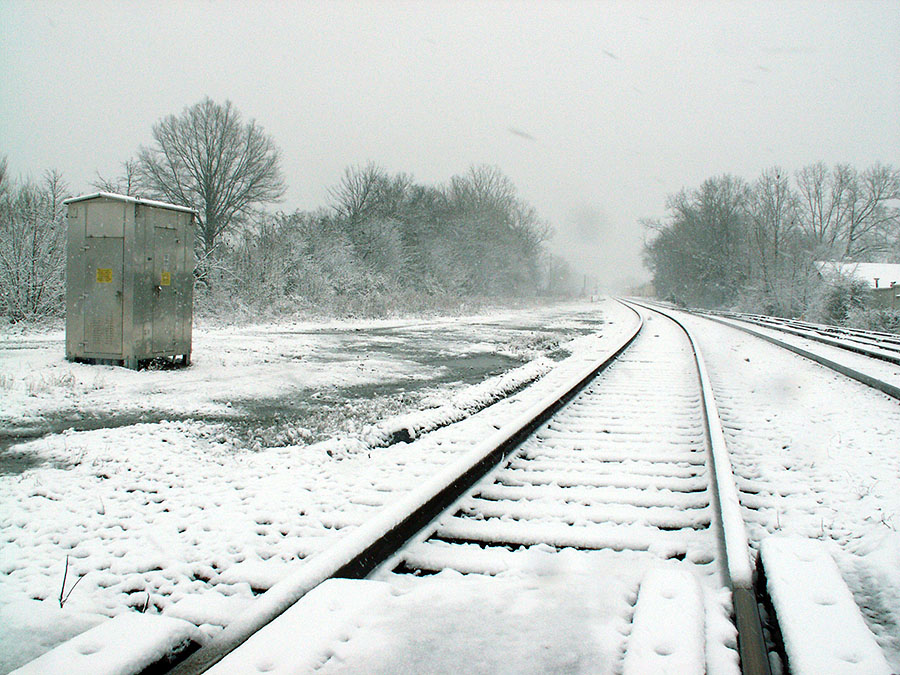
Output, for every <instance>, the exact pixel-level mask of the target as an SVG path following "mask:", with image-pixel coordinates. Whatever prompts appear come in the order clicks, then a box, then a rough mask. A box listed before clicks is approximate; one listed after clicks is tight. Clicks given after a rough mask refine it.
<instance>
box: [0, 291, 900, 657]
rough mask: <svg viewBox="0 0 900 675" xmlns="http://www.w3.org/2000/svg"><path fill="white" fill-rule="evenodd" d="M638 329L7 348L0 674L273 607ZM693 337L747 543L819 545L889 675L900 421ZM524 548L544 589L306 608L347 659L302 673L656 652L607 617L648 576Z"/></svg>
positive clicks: (252, 335) (506, 322)
mask: <svg viewBox="0 0 900 675" xmlns="http://www.w3.org/2000/svg"><path fill="white" fill-rule="evenodd" d="M632 320H633V317H631V316H630V314H629V311H628V310H626V309H624V308H623V307H622V306H621V305H618V304H616V303H614V302H613V301H603V302H601V303H596V304H584V305H569V306H565V307H559V308H550V309H531V310H520V311H509V312H503V313H497V314H495V315H491V316H482V317H466V318H454V319H446V320H428V321H390V322H367V323H356V324H338V323H335V324H328V325H321V324H320V325H309V324H288V325H273V326H255V327H244V328H222V329H205V330H198V331H196V332H195V338H196V339H195V352H194V365H193V366H192V367H191V368H190V369H188V370H186V371H178V370H173V371H141V372H138V373H134V372H130V371H126V370H124V369H119V368H110V367H103V366H86V365H77V364H69V363H67V362H65V361H64V359H63V356H62V351H63V344H62V335H61V334H59V333H57V334H50V335H4V336H0V397H2V406H0V434H3V435H2V436H0V442H2V445H0V448H5V449H2V451H0V468H2V469H3V473H2V475H0V645H2V649H0V672H2V671H5V670H9V669H10V668H13V667H15V666H16V665H18V664H21V663H24V662H25V661H28V660H29V659H31V658H33V657H34V656H37V655H38V654H40V653H41V652H43V651H46V650H47V649H49V648H51V647H52V646H53V645H55V644H57V643H59V642H60V641H62V640H65V639H66V638H68V637H70V636H72V635H75V634H77V633H80V632H82V631H84V630H86V629H87V628H89V627H90V626H92V625H96V624H98V623H99V622H101V621H103V620H104V619H105V618H106V617H110V616H117V615H122V614H126V613H129V612H132V611H134V609H137V610H138V611H146V612H147V613H150V614H153V613H159V614H163V615H165V616H167V617H173V618H181V619H186V620H188V621H190V622H192V623H194V624H195V625H197V626H198V627H199V628H200V629H201V631H202V632H203V633H205V634H206V635H208V636H212V635H215V634H217V633H218V632H219V631H220V630H221V627H222V626H224V625H226V624H227V623H229V622H230V621H232V620H233V619H234V618H235V617H236V616H238V615H239V614H240V613H241V612H242V611H244V610H245V609H247V608H248V607H249V606H250V603H252V602H253V598H254V596H255V595H256V594H258V593H259V592H260V591H264V590H266V589H268V588H270V587H272V586H273V585H274V584H275V583H277V582H278V581H279V580H280V579H282V578H284V577H285V576H286V575H287V574H288V573H289V572H291V571H294V570H296V569H297V566H298V565H299V566H302V565H303V564H304V563H303V560H304V559H306V558H309V556H311V555H314V554H315V553H317V552H320V551H322V550H323V549H324V548H326V547H328V546H330V545H331V544H332V543H333V542H335V541H336V540H337V539H338V538H340V537H342V536H344V535H345V534H348V533H350V532H352V531H354V530H355V529H356V528H358V527H359V525H361V524H362V523H364V522H366V521H368V520H369V519H370V518H371V517H372V516H373V514H375V513H377V512H378V511H379V510H381V509H382V508H383V507H385V506H387V505H390V504H392V503H395V502H396V501H397V500H399V499H400V498H402V497H403V496H404V495H406V494H408V493H410V491H412V490H414V489H416V488H417V486H419V485H421V484H422V483H423V482H424V481H425V480H427V479H428V478H429V477H431V476H433V475H434V474H435V473H436V472H437V471H439V470H440V469H441V468H443V467H446V466H447V465H449V464H451V463H452V462H454V461H455V460H458V458H459V457H460V456H462V455H463V454H464V453H465V452H466V451H468V450H470V449H471V447H472V445H473V444H474V443H477V442H478V441H479V440H481V439H483V438H485V437H487V436H488V435H490V434H492V433H494V432H495V431H496V429H497V428H498V427H499V426H502V425H503V424H504V423H505V422H506V421H508V420H510V419H512V418H514V417H515V416H516V415H518V414H521V412H522V411H523V410H525V409H527V408H528V407H529V406H530V405H532V403H534V402H535V401H537V400H539V399H540V398H541V397H542V396H545V395H546V394H547V392H549V391H552V390H553V389H554V387H555V386H557V385H558V383H559V382H561V381H563V380H565V379H567V377H571V375H572V374H573V373H574V372H577V371H578V370H579V369H580V368H583V366H584V364H585V363H586V362H588V361H590V360H591V359H592V358H596V356H597V355H598V354H601V353H603V352H604V350H605V349H607V348H608V347H609V345H610V344H612V343H614V342H616V341H617V340H619V339H620V336H621V335H622V334H624V332H625V331H626V330H627V327H628V326H629V325H630V322H631V321H632ZM686 322H687V323H688V325H689V327H690V328H692V329H694V330H695V333H696V336H697V337H698V338H699V341H700V347H701V348H702V349H703V351H704V354H705V357H706V361H707V364H708V366H709V367H710V370H711V373H712V380H713V385H714V388H715V393H716V398H717V401H718V404H719V408H720V412H721V413H722V417H723V421H724V426H725V432H726V436H727V440H728V443H729V449H730V452H731V457H732V462H733V464H734V467H735V471H736V473H737V475H738V484H739V488H740V489H741V491H742V502H743V507H744V515H745V518H746V520H747V523H748V526H749V531H750V535H751V539H752V540H753V541H754V542H755V543H756V544H758V543H759V542H760V541H761V540H762V539H764V538H765V537H766V536H768V535H769V534H771V533H779V534H788V535H799V536H802V537H812V538H818V539H822V540H823V541H824V542H826V544H827V546H828V547H829V551H830V552H831V553H832V555H833V556H834V558H835V560H836V561H837V563H838V566H839V568H840V571H841V574H842V575H843V577H844V579H845V580H846V581H847V583H848V584H849V586H850V588H851V590H852V592H853V595H854V598H855V599H856V601H857V603H858V604H859V605H860V607H861V608H862V610H863V614H864V616H865V618H866V620H867V623H868V625H869V627H870V629H871V630H873V632H874V633H875V635H876V638H877V640H878V643H879V644H880V646H881V648H882V649H883V650H884V653H885V656H886V657H887V658H888V660H889V662H890V664H891V667H892V668H893V669H894V670H895V671H896V670H900V537H898V533H897V529H898V527H900V523H898V522H897V518H900V515H898V514H900V497H898V495H900V453H898V441H897V439H898V438H900V406H898V404H897V402H896V401H894V400H891V399H889V398H887V397H886V396H884V395H881V394H877V393H875V392H873V391H872V390H870V389H868V388H866V387H865V386H863V385H861V384H858V383H854V382H850V381H847V380H846V379H845V378H843V377H842V376H839V375H837V374H834V373H831V372H830V371H827V370H825V369H823V368H822V367H820V366H817V365H815V364H812V363H810V362H808V361H806V360H804V359H801V358H800V357H797V356H795V355H793V354H789V353H786V352H784V351H783V350H779V349H778V348H776V347H774V346H772V345H769V344H767V343H764V342H763V341H761V340H759V339H758V338H753V337H752V336H749V335H746V334H743V333H740V332H738V331H735V330H733V329H731V328H728V327H725V326H722V325H719V324H714V323H713V322H710V321H708V320H704V319H700V318H691V317H688V318H687V319H686ZM651 328H652V325H651ZM657 333H658V331H657ZM657 333H654V332H653V331H652V330H651V331H650V332H649V333H648V336H649V338H653V337H654V336H656V337H658V335H657ZM485 406H487V407H485ZM479 411H480V412H479ZM458 420H461V421H458ZM454 422H455V423H454ZM451 423H452V424H451ZM104 425H109V426H104ZM69 427H75V429H76V430H68V429H69ZM78 429H81V430H78ZM432 429H435V431H433V433H428V434H425V433H424V432H426V431H429V430H432ZM28 437H32V438H31V440H26V438H28ZM406 440H412V441H413V442H409V443H407V442H402V441H406ZM398 441H399V442H398ZM534 553H535V558H536V559H535V562H534V564H535V565H536V566H537V567H538V568H540V569H542V570H543V573H541V574H538V575H522V576H516V575H507V576H504V577H503V578H495V579H486V578H484V577H478V576H475V577H464V576H462V577H461V576H460V575H458V574H457V573H456V572H452V571H445V572H442V573H441V574H438V575H436V576H434V577H430V578H426V579H414V578H410V580H409V583H410V586H409V587H408V588H397V587H396V585H394V587H393V589H392V590H385V584H384V583H383V582H379V581H366V582H348V583H350V584H351V585H352V586H353V588H351V589H348V588H334V586H335V585H332V587H329V588H323V589H321V592H318V591H317V592H315V593H312V594H310V595H309V596H307V598H305V599H304V607H305V609H303V608H300V610H298V611H299V612H300V615H299V616H300V618H299V619H298V621H299V622H300V623H299V625H301V626H302V625H304V624H305V622H308V621H309V620H319V619H317V618H316V617H319V618H321V617H323V616H324V617H331V619H333V623H334V626H335V632H334V633H333V634H331V633H328V629H327V625H326V626H325V627H324V628H322V630H321V631H318V632H317V633H316V635H315V636H312V637H311V638H310V639H314V638H315V639H320V640H325V641H330V643H329V644H331V645H332V646H334V645H337V647H336V648H337V650H338V651H337V652H335V655H336V656H338V658H336V659H331V660H330V661H329V662H326V663H324V664H322V663H318V664H313V665H322V666H324V669H325V670H326V671H329V669H331V670H332V671H334V670H340V666H342V665H346V664H351V663H360V664H362V663H365V664H367V665H369V664H371V665H372V667H373V668H375V672H392V671H394V670H395V667H396V666H397V665H398V664H397V662H396V661H395V662H387V661H379V660H378V658H380V657H379V653H381V650H382V648H387V647H390V646H391V645H394V647H395V648H394V649H387V651H385V652H384V653H385V654H387V653H390V654H394V655H396V653H397V649H399V645H402V646H403V648H404V649H405V648H406V647H409V646H410V644H412V646H413V647H415V648H416V650H418V651H415V650H414V651H410V652H408V656H409V662H408V663H405V664H399V665H401V666H407V667H408V670H409V672H414V671H415V670H417V669H419V668H420V667H421V666H422V665H423V664H426V663H430V662H431V661H429V660H428V659H430V658H433V657H435V656H437V657H440V656H441V654H440V653H439V652H435V651H434V650H436V649H437V650H440V649H441V648H442V647H441V644H439V643H435V642H433V641H432V642H421V643H416V642H415V636H416V635H417V634H420V633H422V634H428V635H432V634H435V633H441V632H444V633H446V632H448V631H456V634H458V637H459V640H458V644H462V645H468V648H469V651H470V652H471V651H476V652H479V653H481V654H483V655H484V661H483V662H482V663H480V664H474V665H475V666H479V667H480V666H484V667H485V668H491V666H492V664H493V666H496V667H495V668H494V670H505V671H507V672H513V671H517V672H520V671H528V670H530V671H531V672H539V671H540V670H542V669H544V670H546V669H553V670H562V671H566V672H587V671H591V672H597V671H600V672H615V670H616V668H617V666H616V665H615V662H617V661H616V659H618V657H616V659H613V661H610V654H611V653H612V652H614V651H615V648H614V645H616V644H620V643H621V640H622V637H621V636H622V631H627V630H635V633H634V634H635V635H638V637H635V638H634V639H635V641H636V642H641V641H643V642H641V643H642V644H644V645H645V647H647V646H648V645H650V644H651V643H654V644H656V643H658V642H659V640H660V639H662V638H663V637H665V631H664V630H662V628H661V629H659V630H660V632H659V633H657V634H656V635H657V639H656V640H651V638H650V637H646V636H645V637H643V638H640V639H638V638H639V637H640V635H644V633H639V632H638V631H637V630H636V629H632V628H629V627H628V626H625V625H622V621H621V619H622V617H621V612H620V611H619V609H617V608H618V607H620V606H621V605H622V604H623V603H625V604H629V603H631V604H633V603H634V602H635V600H637V598H635V597H631V594H632V593H633V589H634V584H633V583H632V582H633V581H634V580H633V579H624V578H622V579H604V580H601V581H598V580H597V578H596V574H595V573H596V570H595V569H594V568H590V569H588V568H585V567H584V566H583V562H581V558H576V557H572V556H566V555H563V556H543V557H547V558H548V560H549V559H550V558H551V557H552V559H553V561H554V562H552V563H549V565H548V563H547V562H546V561H544V560H542V559H541V560H538V559H539V558H542V555H541V551H535V552H534ZM600 553H602V552H600ZM67 560H68V565H69V570H68V575H67V581H66V583H65V587H64V588H63V587H62V582H63V577H64V573H65V568H66V562H67ZM395 576H396V575H395ZM78 579H80V580H81V581H79V582H78V585H77V586H74V584H75V581H76V580H78ZM395 581H396V580H395ZM655 581H658V582H659V583H658V584H657V585H659V586H660V587H661V588H662V591H661V593H662V595H661V596H660V597H657V598H656V599H652V598H651V600H650V601H649V602H648V603H647V606H648V609H647V611H646V612H642V613H641V615H642V616H648V617H653V616H654V615H655V614H659V613H660V612H661V611H662V607H663V605H664V602H663V600H662V599H661V598H665V597H668V595H671V594H672V592H674V591H672V589H671V588H669V589H668V590H666V589H667V585H666V584H669V586H671V584H672V581H671V579H668V580H666V579H661V580H655ZM357 584H364V585H365V588H366V590H365V591H360V588H359V587H358V586H356V585H357ZM340 585H341V584H337V586H340ZM326 586H327V585H326ZM679 587H680V586H679ZM61 591H62V592H63V594H64V595H65V594H69V595H68V599H67V601H66V602H65V607H64V608H63V609H60V607H59V605H60V603H59V596H60V593H61ZM586 591H589V592H586ZM342 593H343V594H344V596H347V597H348V598H352V599H354V600H353V602H350V601H349V600H348V601H347V603H344V605H343V610H342V609H341V608H340V607H338V606H333V605H334V603H335V602H337V603H338V605H340V602H339V601H340V598H341V597H343V596H342V595H341V594H342ZM336 598H337V599H336ZM367 598H368V599H367ZM686 601H688V602H690V601H691V598H690V597H688V598H686ZM639 602H640V601H639ZM329 603H331V604H329ZM354 603H355V604H354ZM367 603H368V604H367ZM466 606H472V607H474V608H475V614H474V615H469V618H468V619H467V621H470V623H469V624H459V623H458V622H457V623H454V622H453V621H451V622H450V623H448V618H447V617H448V616H450V615H453V616H456V617H459V616H460V614H461V612H459V611H456V612H455V613H454V608H457V609H458V608H460V607H466ZM329 607H330V608H331V609H329ZM552 607H556V608H557V609H556V610H554V611H548V610H547V609H546V608H552ZM444 610H447V611H444ZM342 611H343V612H344V613H345V614H347V613H350V614H352V612H354V611H358V612H361V613H362V614H363V615H364V616H366V617H367V618H366V622H365V624H364V625H362V624H360V623H359V615H357V616H356V618H352V617H351V618H350V619H349V621H350V623H349V624H348V623H347V622H346V621H344V620H343V619H341V616H342V615H341V612H342ZM304 612H305V613H304ZM309 612H312V613H311V614H310V613H309ZM316 612H318V614H317V613H316ZM537 614H540V615H541V616H542V619H543V620H542V621H541V622H540V624H534V623H533V621H532V620H531V618H533V617H534V616H535V615H537ZM635 616H637V613H636V614H635ZM311 617H312V618H311ZM345 618H346V617H345ZM342 621H343V623H342ZM650 621H651V624H650V625H653V624H652V619H650ZM326 623H327V622H326ZM348 625H351V626H355V627H356V629H354V630H355V632H354V634H353V643H352V649H351V648H350V647H349V646H346V645H349V643H348V641H349V640H350V636H349V635H348V634H347V633H346V630H347V626H348ZM425 628H427V629H428V630H427V631H425V630H424V629H425ZM420 629H423V630H422V631H420ZM576 629H577V630H580V631H582V632H581V633H576V632H575V631H576ZM654 630H655V629H649V634H654ZM684 630H688V628H685V629H684ZM698 630H699V629H698ZM694 632H696V631H694ZM401 634H402V635H406V636H408V637H409V636H411V638H412V640H413V642H412V643H410V642H409V641H406V642H399V641H398V640H399V638H397V636H398V635H401ZM573 634H575V635H585V634H587V635H589V636H590V639H588V640H587V641H584V640H581V641H579V640H573V639H572V636H573ZM512 635H515V639H514V640H513V642H511V643H508V644H506V645H504V644H503V642H502V641H503V640H504V639H507V640H508V639H510V636H512ZM690 635H693V633H690V634H688V633H683V634H682V637H685V636H688V637H690ZM391 636H394V637H393V638H392V637H391ZM342 645H345V646H342ZM547 645H553V646H555V647H556V648H557V649H554V650H550V649H549V647H547ZM664 647H665V646H663V647H660V646H659V644H657V645H656V648H657V649H662V651H666V648H664ZM610 650H612V652H611V651H610ZM313 652H315V650H313V651H312V652H310V653H313ZM645 652H646V654H644V656H645V657H647V658H651V657H653V654H654V653H657V652H656V651H654V649H652V648H650V647H647V649H646V650H645ZM317 653H318V654H320V652H317ZM255 655H256V656H258V655H259V652H255ZM444 656H445V657H446V658H445V659H444V660H443V663H445V665H446V664H453V663H458V661H456V662H454V661H453V659H454V658H456V659H458V655H453V654H445V655H444ZM635 658H637V657H635ZM541 659H544V660H543V661H542V660H541ZM614 661H615V662H614ZM639 662H640V663H647V661H639ZM670 663H671V661H670ZM276 665H277V664H275V663H268V662H266V663H257V664H255V666H254V667H265V669H269V670H272V669H274V672H278V669H277V668H275V666H276ZM293 665H294V666H297V665H298V664H293ZM462 665H470V666H472V665H473V664H462ZM378 669H381V670H380V671H379V670H378ZM474 671H477V667H473V672H474ZM481 672H491V671H489V670H482V671H481Z"/></svg>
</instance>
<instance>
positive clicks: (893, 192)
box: [844, 164, 900, 258]
mask: <svg viewBox="0 0 900 675" xmlns="http://www.w3.org/2000/svg"><path fill="white" fill-rule="evenodd" d="M896 199H900V170H897V169H894V168H892V167H890V166H884V165H881V164H876V165H874V166H872V167H869V168H868V169H866V170H865V171H863V173H862V175H860V176H859V177H858V178H857V180H855V181H854V182H853V186H852V189H851V190H850V191H849V195H848V199H847V208H846V214H847V216H846V227H845V232H844V240H845V244H844V256H845V257H848V258H853V257H858V256H861V255H865V254H870V253H873V252H878V251H879V249H882V248H883V244H882V243H881V242H882V241H883V240H884V238H885V237H884V235H885V234H887V233H889V232H891V231H895V230H896V229H897V228H898V227H900V210H898V209H896V208H890V207H888V206H887V205H886V204H885V202H888V201H890V200H896Z"/></svg>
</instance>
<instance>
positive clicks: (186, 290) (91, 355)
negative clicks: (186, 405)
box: [65, 192, 196, 368]
mask: <svg viewBox="0 0 900 675" xmlns="http://www.w3.org/2000/svg"><path fill="white" fill-rule="evenodd" d="M65 203H66V205H67V206H68V249H67V260H66V274H67V290H66V358H67V359H69V360H82V361H90V362H94V363H120V364H122V365H124V366H125V367H128V368H137V367H138V366H139V365H140V362H141V361H146V360H149V359H154V358H158V357H171V358H172V359H173V361H174V360H175V359H176V358H177V357H181V362H182V363H183V364H184V365H188V364H189V363H190V358H191V321H192V312H193V289H194V219H195V216H196V212H195V211H194V210H193V209H189V208H185V207H183V206H176V205H174V204H166V203H163V202H157V201H152V200H148V199H140V198H137V197H127V196H125V195H119V194H112V193H108V192H97V193H94V194H89V195H83V196H81V197H75V198H73V199H68V200H66V202H65Z"/></svg>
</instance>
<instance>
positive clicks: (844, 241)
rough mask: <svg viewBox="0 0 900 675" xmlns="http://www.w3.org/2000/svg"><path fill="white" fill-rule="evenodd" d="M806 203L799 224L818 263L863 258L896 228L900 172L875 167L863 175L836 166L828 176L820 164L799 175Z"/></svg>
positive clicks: (845, 166) (879, 165)
mask: <svg viewBox="0 0 900 675" xmlns="http://www.w3.org/2000/svg"><path fill="white" fill-rule="evenodd" d="M797 185H798V187H799V188H800V195H801V200H802V204H803V211H802V218H801V224H802V226H803V229H804V232H805V233H806V235H807V237H808V239H809V241H810V244H811V248H812V249H813V250H814V252H815V255H816V256H817V257H820V258H825V257H830V258H850V259H852V258H859V257H861V256H866V255H869V254H871V253H875V252H878V250H879V249H881V248H883V247H884V245H883V244H882V243H881V242H883V241H885V240H886V239H888V240H889V239H890V232H891V230H893V229H896V228H897V227H898V223H900V217H898V211H897V209H896V208H890V207H889V206H888V204H887V202H889V201H890V200H894V199H898V198H900V171H898V170H897V169H894V168H893V167H891V166H884V165H881V164H876V165H874V166H872V167H870V168H868V169H866V170H865V171H863V172H862V173H861V174H860V173H859V172H858V171H857V170H856V169H854V168H853V167H852V166H849V165H847V164H838V165H837V166H835V167H834V169H832V171H831V172H829V171H828V169H827V167H826V166H825V165H824V164H822V163H821V162H819V163H818V164H813V165H811V166H807V167H805V168H803V169H801V170H800V171H799V172H797Z"/></svg>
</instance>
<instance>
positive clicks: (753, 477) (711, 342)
mask: <svg viewBox="0 0 900 675" xmlns="http://www.w3.org/2000/svg"><path fill="white" fill-rule="evenodd" d="M678 316H679V318H683V319H684V320H685V323H686V324H687V325H688V327H689V328H690V329H691V330H692V331H693V332H694V334H695V336H696V337H697V338H698V340H699V343H700V348H701V349H702V350H703V354H704V356H705V358H706V361H707V365H708V367H709V369H710V373H711V377H712V381H713V386H714V389H715V392H716V399H717V402H718V405H719V412H720V415H721V417H722V421H723V426H724V428H725V433H726V437H727V442H728V447H729V451H730V455H731V459H732V464H733V467H734V471H735V474H736V476H737V481H738V487H739V488H740V490H741V492H742V497H741V498H742V503H743V506H744V519H745V522H746V523H747V526H748V529H749V533H750V537H751V540H752V541H753V542H755V544H756V545H758V544H759V543H760V542H761V541H762V540H763V539H765V538H766V537H767V536H769V535H770V534H779V535H788V536H800V537H808V538H813V539H821V540H823V541H824V542H825V543H826V544H827V546H828V550H829V551H830V552H831V554H832V556H833V557H834V558H835V560H836V562H837V563H838V566H839V568H840V570H841V574H842V576H843V578H844V580H845V581H846V582H847V584H848V585H849V586H850V589H851V591H852V592H853V595H854V597H855V598H856V601H857V604H858V605H859V606H860V609H861V610H862V612H863V616H864V617H865V618H866V620H867V623H868V624H869V627H870V629H871V630H872V631H873V633H875V636H876V638H877V640H878V643H879V644H880V645H881V647H882V649H883V650H884V652H885V656H886V657H887V658H888V661H889V663H890V665H891V667H892V668H893V669H894V671H895V672H897V671H900V402H898V401H896V400H895V399H892V398H889V397H888V396H886V395H884V394H881V393H879V392H877V391H875V390H873V389H871V388H870V387H867V386H866V385H863V384H860V383H858V382H854V381H852V380H849V379H848V378H846V377H844V376H842V375H839V374H837V373H835V372H833V371H831V370H828V369H826V368H824V367H823V366H820V365H818V364H815V363H812V362H811V361H809V360H807V359H804V358H802V357H800V356H797V355H794V354H792V353H789V352H787V351H786V350H784V349H780V348H778V347H776V346H774V345H770V344H768V343H767V342H765V341H763V340H761V339H759V338H756V337H753V336H751V335H747V334H746V333H743V332H740V331H737V330H734V329H732V328H729V327H726V326H723V325H721V324H718V323H715V322H713V321H710V320H708V319H703V318H699V317H693V316H688V315H685V314H683V313H678ZM779 337H780V338H781V339H784V337H785V336H784V334H779ZM787 337H790V336H787ZM795 339H796V340H800V338H791V340H792V341H793V340H795ZM804 343H806V346H807V347H808V348H809V349H811V350H812V349H815V350H828V353H829V357H830V358H834V359H835V360H842V361H844V362H847V363H852V364H853V366H854V367H859V368H866V367H867V366H868V367H870V368H871V369H877V370H878V372H879V375H880V376H882V377H884V378H886V379H888V381H892V382H893V383H894V384H900V382H898V381H897V380H890V379H889V378H890V377H891V376H892V375H891V368H890V367H888V366H889V364H883V363H882V362H874V363H873V364H867V363H866V362H865V361H863V362H860V359H861V358H862V357H859V356H858V355H855V354H846V353H842V352H840V351H839V350H835V349H834V348H832V347H828V346H827V345H818V346H816V343H814V342H810V341H804ZM810 581H812V582H813V583H814V582H815V580H814V579H813V580H810Z"/></svg>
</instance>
